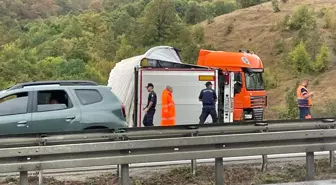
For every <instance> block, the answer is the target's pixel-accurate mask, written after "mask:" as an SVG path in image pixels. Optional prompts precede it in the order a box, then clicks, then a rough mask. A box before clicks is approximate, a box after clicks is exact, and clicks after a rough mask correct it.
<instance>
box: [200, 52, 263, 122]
mask: <svg viewBox="0 0 336 185" xmlns="http://www.w3.org/2000/svg"><path fill="white" fill-rule="evenodd" d="M197 64H198V65H200V66H207V67H216V68H220V69H222V70H223V71H227V72H229V73H233V74H234V104H233V107H234V111H233V121H242V120H244V121H248V120H263V118H264V109H265V107H266V106H267V96H266V91H265V87H264V81H263V77H262V73H263V72H264V67H263V64H262V61H261V59H260V58H259V57H258V56H257V55H255V54H254V53H250V52H249V51H242V50H240V51H239V52H224V51H210V50H200V52H199V56H198V63H197Z"/></svg>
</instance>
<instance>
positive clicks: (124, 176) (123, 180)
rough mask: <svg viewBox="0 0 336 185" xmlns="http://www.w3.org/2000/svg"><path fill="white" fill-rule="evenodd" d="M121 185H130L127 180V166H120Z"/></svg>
mask: <svg viewBox="0 0 336 185" xmlns="http://www.w3.org/2000/svg"><path fill="white" fill-rule="evenodd" d="M121 185H131V183H130V179H129V165H128V164H122V165H121Z"/></svg>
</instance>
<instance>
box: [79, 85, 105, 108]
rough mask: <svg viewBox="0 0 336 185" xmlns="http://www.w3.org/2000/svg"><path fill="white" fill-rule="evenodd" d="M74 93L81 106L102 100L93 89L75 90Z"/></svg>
mask: <svg viewBox="0 0 336 185" xmlns="http://www.w3.org/2000/svg"><path fill="white" fill-rule="evenodd" d="M75 92H76V95H77V97H78V99H79V100H80V102H81V104H83V105H90V104H94V103H98V102H100V101H102V100H103V97H102V96H101V95H100V93H99V92H98V91H97V90H94V89H77V90H75Z"/></svg>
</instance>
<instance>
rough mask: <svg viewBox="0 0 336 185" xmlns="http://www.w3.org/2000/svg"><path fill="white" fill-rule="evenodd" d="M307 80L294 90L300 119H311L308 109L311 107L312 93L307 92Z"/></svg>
mask: <svg viewBox="0 0 336 185" xmlns="http://www.w3.org/2000/svg"><path fill="white" fill-rule="evenodd" d="M308 84H309V83H308V80H303V81H302V84H301V85H300V86H299V87H298V88H297V90H296V96H297V103H298V107H299V112H300V119H311V118H312V116H311V114H310V107H311V106H312V105H313V101H312V97H313V94H314V93H313V92H311V93H310V92H309V91H308V89H307V87H308Z"/></svg>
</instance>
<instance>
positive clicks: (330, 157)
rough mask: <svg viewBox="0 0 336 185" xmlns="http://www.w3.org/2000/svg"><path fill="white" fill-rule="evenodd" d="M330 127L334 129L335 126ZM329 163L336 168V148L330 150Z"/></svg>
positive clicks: (332, 167)
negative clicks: (335, 165)
mask: <svg viewBox="0 0 336 185" xmlns="http://www.w3.org/2000/svg"><path fill="white" fill-rule="evenodd" d="M328 128H329V129H334V128H335V127H334V126H329V127H328ZM329 163H330V168H331V169H334V164H335V150H330V151H329Z"/></svg>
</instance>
